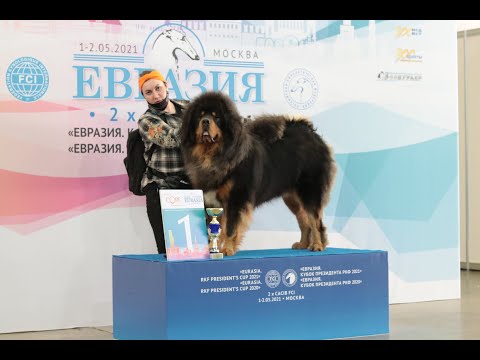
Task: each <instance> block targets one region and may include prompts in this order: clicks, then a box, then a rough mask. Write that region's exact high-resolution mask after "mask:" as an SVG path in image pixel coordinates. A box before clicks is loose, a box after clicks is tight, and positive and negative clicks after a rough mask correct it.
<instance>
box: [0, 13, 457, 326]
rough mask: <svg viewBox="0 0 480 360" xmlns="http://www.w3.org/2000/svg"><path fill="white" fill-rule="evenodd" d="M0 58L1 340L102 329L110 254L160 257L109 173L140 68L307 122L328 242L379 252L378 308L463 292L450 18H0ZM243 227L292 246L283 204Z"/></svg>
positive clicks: (131, 118)
mask: <svg viewBox="0 0 480 360" xmlns="http://www.w3.org/2000/svg"><path fill="white" fill-rule="evenodd" d="M0 46H1V48H2V52H1V53H0V113H1V119H0V199H1V200H0V283H1V285H2V296H1V297H0V299H1V300H0V305H1V306H0V332H13V331H25V330H40V329H55V328H65V327H76V326H93V325H110V324H111V323H112V307H111V297H112V290H111V276H112V271H111V264H112V254H135V253H136V254H141V253H155V251H156V250H155V242H154V238H153V233H152V230H151V228H150V225H149V223H148V219H147V215H146V210H145V198H144V197H137V196H133V195H131V194H130V193H129V191H128V188H127V184H128V181H127V176H126V172H125V168H124V165H123V162H122V160H123V158H124V157H125V150H126V137H127V134H128V131H130V130H131V129H134V128H136V121H137V120H138V118H139V116H140V115H141V114H142V113H143V112H144V111H145V109H146V105H145V101H144V99H143V98H142V96H141V94H140V93H139V90H138V86H137V79H138V74H139V73H140V72H142V71H143V70H144V69H148V68H152V67H153V68H157V69H159V70H160V71H161V72H163V73H164V75H166V79H167V81H168V83H169V91H170V96H171V97H172V98H177V99H191V98H193V97H194V96H195V95H198V94H200V93H202V92H204V91H206V90H211V89H214V90H221V91H223V92H225V93H227V94H228V95H229V96H230V97H231V98H232V99H234V101H235V102H236V104H237V105H238V107H239V110H240V112H241V113H242V114H243V115H245V116H247V115H256V114H260V113H263V112H268V113H285V114H292V115H295V114H301V115H304V116H309V117H310V118H311V120H312V121H313V123H314V125H315V127H316V128H317V131H318V132H319V133H320V134H321V135H322V136H323V137H324V138H325V140H326V141H327V142H328V143H329V144H330V145H332V147H333V149H334V152H335V156H336V160H337V164H338V171H337V178H336V181H335V186H334V189H333V194H332V196H331V201H330V203H329V205H328V207H327V209H326V213H325V220H326V225H327V229H328V232H329V239H330V246H332V247H349V248H359V249H382V250H387V251H388V255H389V272H390V278H389V286H390V302H391V303H397V302H412V301H424V300H437V299H451V298H458V297H459V296H460V281H459V279H460V274H459V273H460V270H459V226H458V224H459V221H458V220H459V219H458V218H459V208H458V201H459V200H458V119H457V66H456V65H457V64H456V61H457V55H456V54H457V50H456V49H457V45H456V29H455V22H454V21H449V20H445V21H438V20H435V21H420V20H415V21H410V20H404V21H399V20H395V21H383V20H329V21H327V20H305V21H303V20H292V21H286V20H265V21H263V20H232V21H226V20H222V21H216V20H215V21H213V20H201V21H198V20H194V21H189V20H158V21H157V20H156V21H153V20H148V21H140V20H77V21H71V20H69V21H59V20H56V21H54V20H45V21H43V20H22V21H17V20H2V21H0ZM254 216H255V219H254V221H253V223H252V226H251V227H250V231H249V232H248V233H247V236H246V238H245V240H244V243H243V245H242V249H260V248H281V247H290V246H291V244H292V243H293V242H294V241H298V238H299V234H300V233H299V229H298V225H297V223H296V219H295V217H294V216H293V215H292V214H291V213H290V212H289V210H288V209H287V208H286V206H285V205H284V204H283V202H282V201H278V200H276V201H273V202H272V203H270V204H268V205H265V206H263V207H261V208H260V209H258V210H257V211H256V212H255V213H254Z"/></svg>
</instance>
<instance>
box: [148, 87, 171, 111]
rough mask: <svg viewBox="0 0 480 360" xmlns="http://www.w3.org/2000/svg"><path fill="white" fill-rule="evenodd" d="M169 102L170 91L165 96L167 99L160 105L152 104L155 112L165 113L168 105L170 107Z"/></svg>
mask: <svg viewBox="0 0 480 360" xmlns="http://www.w3.org/2000/svg"><path fill="white" fill-rule="evenodd" d="M168 101H169V98H168V91H167V95H166V96H165V99H163V100H162V101H160V102H159V103H158V104H150V105H151V106H152V107H153V108H154V109H155V110H159V111H163V110H165V109H166V107H167V105H168Z"/></svg>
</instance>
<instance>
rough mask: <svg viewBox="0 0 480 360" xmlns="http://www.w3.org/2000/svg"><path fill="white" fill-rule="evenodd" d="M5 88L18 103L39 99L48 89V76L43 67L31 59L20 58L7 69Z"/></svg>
mask: <svg viewBox="0 0 480 360" xmlns="http://www.w3.org/2000/svg"><path fill="white" fill-rule="evenodd" d="M6 83H7V88H8V91H10V93H11V94H12V95H13V96H15V97H16V98H17V99H18V100H20V101H25V102H33V101H37V100H38V99H40V98H41V97H42V96H43V95H44V94H45V92H46V91H47V89H48V84H49V76H48V72H47V69H46V68H45V65H43V64H42V63H41V62H40V61H38V60H37V59H35V58H33V57H21V58H18V59H16V60H15V61H13V62H12V63H11V64H10V66H9V67H8V69H7V76H6Z"/></svg>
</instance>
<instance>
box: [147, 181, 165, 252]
mask: <svg viewBox="0 0 480 360" xmlns="http://www.w3.org/2000/svg"><path fill="white" fill-rule="evenodd" d="M143 192H144V193H145V197H146V198H147V214H148V220H149V221H150V226H151V227H152V230H153V235H154V236H155V242H156V243H157V250H158V253H159V254H165V253H166V248H165V236H164V234H163V221H162V208H161V206H160V196H158V187H157V183H155V182H153V183H150V184H148V185H147V186H145V188H144V189H143Z"/></svg>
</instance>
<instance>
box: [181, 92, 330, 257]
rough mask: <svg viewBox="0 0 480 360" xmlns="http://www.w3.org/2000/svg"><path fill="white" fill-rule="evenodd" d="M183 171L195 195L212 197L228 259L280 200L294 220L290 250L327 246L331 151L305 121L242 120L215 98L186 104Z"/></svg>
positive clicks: (211, 95)
mask: <svg viewBox="0 0 480 360" xmlns="http://www.w3.org/2000/svg"><path fill="white" fill-rule="evenodd" d="M180 137H181V141H182V151H183V156H184V161H185V170H186V172H187V174H188V176H189V177H190V179H191V181H192V185H193V187H194V188H198V189H202V190H203V191H204V192H209V191H213V192H214V193H215V195H216V198H217V200H218V201H219V202H220V203H221V206H222V207H223V208H224V210H225V212H224V215H222V216H221V217H220V222H221V225H222V229H223V231H222V233H221V236H220V244H219V245H220V247H221V250H222V252H223V253H224V254H226V255H233V254H235V252H236V251H237V249H238V246H239V245H240V243H241V240H242V238H243V235H244V233H245V231H246V230H247V229H248V225H249V223H250V219H251V216H252V213H253V210H254V209H255V208H256V207H257V206H259V205H261V204H263V203H265V202H267V201H269V200H272V199H274V198H276V197H279V196H282V198H283V200H284V201H285V203H286V205H287V206H288V208H289V209H290V210H291V211H292V212H293V213H294V214H295V215H296V217H297V221H298V224H299V226H300V230H301V239H300V241H299V242H296V243H295V244H293V246H292V247H293V248H301V249H305V248H309V249H311V250H313V251H321V250H323V249H325V246H326V245H327V234H326V228H325V226H324V225H323V222H322V216H323V209H324V207H325V205H326V204H327V202H328V200H329V195H330V191H331V187H332V184H333V180H334V177H335V172H336V166H335V161H334V157H333V154H332V152H331V149H330V147H329V146H328V145H327V144H326V143H325V142H324V141H323V139H322V138H321V137H320V135H318V134H317V133H316V131H315V129H314V128H313V126H312V123H311V122H310V121H309V120H307V119H305V118H291V117H288V116H284V115H262V116H259V117H257V118H256V119H255V120H245V119H244V118H242V117H241V116H240V114H239V113H238V110H237V108H236V106H235V104H234V103H233V101H232V100H231V99H230V98H229V97H228V96H226V95H225V94H223V93H220V92H206V93H203V94H201V95H199V96H197V97H196V98H194V99H193V100H192V102H191V103H190V106H189V107H188V109H187V111H186V112H185V113H184V115H183V123H182V127H181V129H180Z"/></svg>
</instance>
